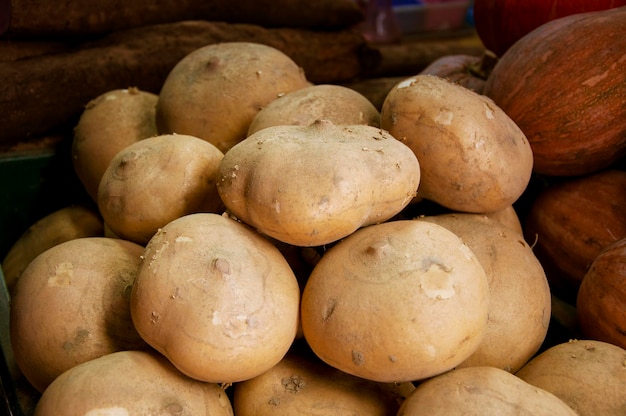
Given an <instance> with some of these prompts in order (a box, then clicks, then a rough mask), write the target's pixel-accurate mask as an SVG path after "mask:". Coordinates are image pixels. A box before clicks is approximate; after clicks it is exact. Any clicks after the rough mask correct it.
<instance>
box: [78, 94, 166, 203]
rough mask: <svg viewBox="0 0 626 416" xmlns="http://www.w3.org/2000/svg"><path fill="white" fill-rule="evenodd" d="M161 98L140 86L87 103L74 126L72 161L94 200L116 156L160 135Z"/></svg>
mask: <svg viewBox="0 0 626 416" xmlns="http://www.w3.org/2000/svg"><path fill="white" fill-rule="evenodd" d="M157 99H158V96H157V95H156V94H153V93H151V92H147V91H142V90H139V89H138V88H128V89H117V90H112V91H107V92H106V93H104V94H102V95H99V96H98V97H96V98H95V99H93V100H91V101H90V102H89V103H87V105H86V106H85V109H84V110H83V113H82V114H81V116H80V119H79V120H78V123H77V124H76V127H75V128H74V137H73V140H72V164H73V167H74V171H75V172H76V176H78V179H79V180H80V181H81V183H82V184H83V186H84V188H85V190H86V191H87V194H88V195H89V196H90V197H91V198H92V199H93V200H94V201H97V199H98V185H100V180H101V179H102V175H103V174H104V171H106V169H107V167H108V166H109V163H110V162H111V159H113V156H115V155H116V154H117V153H118V152H119V151H120V150H122V149H124V148H125V147H126V146H128V145H131V144H133V143H135V142H137V141H139V140H142V139H145V138H147V137H152V136H156V135H157V127H156V104H157Z"/></svg>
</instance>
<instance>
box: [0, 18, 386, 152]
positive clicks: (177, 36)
mask: <svg viewBox="0 0 626 416" xmlns="http://www.w3.org/2000/svg"><path fill="white" fill-rule="evenodd" d="M235 41H239V42H241V41H243V42H246V41H248V42H258V43H262V44H266V45H269V46H272V47H275V48H277V49H279V50H281V51H283V52H284V53H286V54H287V55H288V56H290V57H291V58H292V59H293V60H294V61H295V62H296V63H297V64H298V66H300V67H302V68H304V70H305V73H306V74H307V79H308V80H309V81H311V82H313V83H324V82H325V83H339V82H347V81H349V80H352V79H354V77H357V76H358V75H359V74H360V73H361V72H362V68H363V67H364V66H373V65H377V63H378V62H379V61H380V55H379V53H378V51H377V50H375V49H373V48H371V47H369V45H367V44H366V42H365V39H364V38H363V36H362V34H361V32H360V31H359V30H357V29H356V28H348V29H344V30H339V31H330V32H327V31H313V30H303V29H292V28H276V29H268V28H265V27H261V26H255V25H249V24H235V23H224V22H214V21H204V20H191V21H188V20H186V21H180V22H175V23H168V24H160V25H153V26H145V27H139V28H135V29H129V30H122V31H118V32H114V33H111V34H109V35H106V36H104V37H102V38H98V39H96V40H93V41H85V42H81V43H80V44H79V45H78V46H77V45H76V44H74V43H69V42H68V43H67V44H66V48H65V50H61V51H60V53H58V51H53V52H55V53H45V54H41V55H39V56H34V57H31V58H30V59H18V60H15V61H14V62H2V60H1V59H0V79H6V80H7V82H5V83H0V96H1V97H3V98H4V99H3V100H2V101H0V114H4V118H3V124H2V130H1V131H0V145H7V144H8V145H12V144H15V143H16V142H23V141H24V140H25V138H37V137H40V136H41V135H44V134H47V133H48V132H49V131H51V130H53V129H57V128H59V127H64V126H65V125H67V123H70V122H71V123H75V120H76V118H77V117H78V116H80V114H81V112H82V111H83V109H84V107H85V104H86V103H88V102H89V100H92V99H93V98H94V97H97V96H98V95H100V94H103V93H105V92H106V91H110V90H112V89H115V88H124V87H127V86H129V85H133V86H137V87H138V88H139V89H141V90H144V91H150V92H153V93H155V94H157V93H159V91H160V90H161V87H162V86H163V83H164V81H165V79H166V78H167V76H168V74H169V72H170V71H171V70H172V68H173V67H174V66H175V65H176V64H177V63H178V62H179V61H180V60H181V59H182V58H184V57H185V56H186V55H187V54H189V53H191V52H193V51H194V50H196V49H198V48H201V47H204V46H206V45H209V44H215V43H220V42H235ZM16 42H17V41H16ZM19 47H20V48H21V49H27V48H28V45H21V44H20V45H19ZM3 54H4V50H3V49H2V44H1V43H0V55H3ZM16 85H19V86H20V88H15V86H16ZM77 86H79V87H77ZM26 109H28V111H26Z"/></svg>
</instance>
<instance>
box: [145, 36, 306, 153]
mask: <svg viewBox="0 0 626 416" xmlns="http://www.w3.org/2000/svg"><path fill="white" fill-rule="evenodd" d="M310 85H311V83H310V82H309V81H307V79H306V77H305V75H304V72H303V71H302V69H301V68H300V67H298V65H297V64H296V63H295V62H294V61H293V60H292V59H291V58H290V57H289V56H287V55H286V54H285V53H283V52H282V51H280V50H278V49H276V48H273V47H271V46H268V45H264V44H260V43H253V42H221V43H216V44H210V45H207V46H205V47H202V48H199V49H197V50H195V51H193V52H191V53H190V54H188V55H187V56H185V57H184V58H183V59H181V60H180V61H179V62H178V63H177V64H176V66H174V68H172V70H171V71H170V73H169V75H168V76H167V78H166V79H165V82H164V83H163V86H162V88H161V91H160V93H159V100H158V104H157V115H156V117H157V126H158V129H159V132H160V133H162V134H165V133H179V134H189V135H192V136H197V137H200V138H202V139H204V140H207V141H208V142H210V143H212V144H214V145H215V146H216V147H217V148H218V149H220V150H221V151H222V152H224V153H226V152H227V151H228V150H229V149H230V148H231V147H233V146H234V145H235V144H236V143H238V142H239V141H241V140H243V139H244V138H245V137H246V135H247V132H248V127H249V126H250V123H251V122H252V119H253V118H254V116H256V114H257V113H258V112H259V111H260V110H261V109H262V108H263V107H265V106H266V105H268V104H269V103H270V102H272V101H274V100H275V99H277V98H278V97H280V96H282V95H284V94H287V93H289V92H291V91H295V90H297V89H300V88H304V87H308V86H310Z"/></svg>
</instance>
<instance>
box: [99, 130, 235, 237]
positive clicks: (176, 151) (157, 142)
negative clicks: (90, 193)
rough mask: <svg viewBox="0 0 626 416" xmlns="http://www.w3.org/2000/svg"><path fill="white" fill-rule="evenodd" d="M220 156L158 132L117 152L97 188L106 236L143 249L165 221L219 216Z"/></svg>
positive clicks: (191, 140) (189, 139)
mask: <svg viewBox="0 0 626 416" xmlns="http://www.w3.org/2000/svg"><path fill="white" fill-rule="evenodd" d="M223 156H224V154H223V153H222V152H221V151H220V150H219V149H217V148H216V147H215V146H213V145H212V144H211V143H209V142H207V141H205V140H202V139H200V138H198V137H194V136H188V135H184V134H163V135H159V136H154V137H149V138H147V139H143V140H140V141H138V142H136V143H134V144H132V145H129V146H127V147H125V148H124V149H122V150H121V151H120V152H119V153H117V154H116V155H115V157H114V158H113V159H112V160H111V162H110V163H109V167H108V168H107V170H106V171H105V172H104V174H103V176H102V180H101V182H100V186H99V189H98V207H99V209H100V213H101V214H102V217H103V218H104V222H105V223H106V225H107V227H108V228H110V230H111V232H112V233H113V234H114V235H116V236H118V237H120V238H124V239H127V240H131V241H134V242H137V243H138V244H142V245H145V244H146V243H147V242H148V240H149V239H150V238H151V237H152V236H153V235H154V233H155V232H156V231H157V230H158V229H159V228H160V227H162V226H164V225H165V224H167V223H168V222H170V221H172V220H174V219H176V218H178V217H181V216H183V215H186V214H191V213H195V212H221V210H222V203H221V200H220V198H219V195H218V193H217V188H216V185H215V181H216V178H217V173H218V167H219V163H220V161H221V159H222V157H223Z"/></svg>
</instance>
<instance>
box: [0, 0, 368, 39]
mask: <svg viewBox="0 0 626 416" xmlns="http://www.w3.org/2000/svg"><path fill="white" fill-rule="evenodd" d="M9 3H11V5H12V8H13V13H12V16H11V19H10V22H7V35H10V37H11V39H12V40H14V39H19V38H21V37H26V38H32V37H44V38H46V37H56V38H59V37H60V38H65V39H67V38H70V37H75V38H76V37H86V36H94V35H102V34H105V33H110V32H114V31H119V30H123V29H128V28H132V27H142V26H148V25H154V24H158V23H168V22H179V21H183V20H190V19H198V20H205V21H214V22H231V23H250V24H256V25H260V26H264V27H300V28H313V29H320V28H323V29H327V30H329V29H333V28H338V27H346V26H351V25H353V24H355V23H358V22H359V21H360V20H361V19H362V18H363V12H362V11H361V9H360V8H359V7H358V5H357V4H355V2H354V1H352V0H317V1H315V2H307V3H303V2H301V1H299V0H273V1H271V2H267V1H259V2H250V1H247V0H212V1H210V2H206V1H203V0H184V1H175V2H173V1H167V2H162V3H160V4H159V5H158V6H157V5H146V3H144V2H143V1H142V0H128V1H124V2H121V3H115V2H113V3H112V2H109V1H107V0H94V1H90V2H88V3H72V4H70V3H63V4H59V3H57V2H55V1H53V0H10V1H9Z"/></svg>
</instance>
